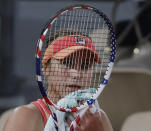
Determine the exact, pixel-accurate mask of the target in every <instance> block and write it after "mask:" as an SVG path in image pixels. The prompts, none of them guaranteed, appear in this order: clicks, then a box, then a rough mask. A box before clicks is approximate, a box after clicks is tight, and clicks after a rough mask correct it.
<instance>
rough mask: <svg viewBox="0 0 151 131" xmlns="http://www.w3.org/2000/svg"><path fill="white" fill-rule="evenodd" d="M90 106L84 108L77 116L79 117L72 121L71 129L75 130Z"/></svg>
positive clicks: (71, 130) (70, 130)
mask: <svg viewBox="0 0 151 131" xmlns="http://www.w3.org/2000/svg"><path fill="white" fill-rule="evenodd" d="M88 108H89V107H86V108H84V109H83V110H81V111H80V112H79V114H78V116H77V118H76V119H75V120H74V121H72V123H71V125H70V128H69V131H75V128H76V126H77V124H78V123H79V121H80V119H81V118H82V117H83V115H84V114H85V112H86V111H87V110H88Z"/></svg>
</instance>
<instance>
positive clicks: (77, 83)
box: [44, 52, 94, 103]
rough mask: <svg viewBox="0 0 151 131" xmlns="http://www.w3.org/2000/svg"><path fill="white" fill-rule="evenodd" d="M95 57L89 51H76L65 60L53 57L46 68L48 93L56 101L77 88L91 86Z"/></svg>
mask: <svg viewBox="0 0 151 131" xmlns="http://www.w3.org/2000/svg"><path fill="white" fill-rule="evenodd" d="M93 64H94V57H93V56H91V54H90V53H88V52H83V53H81V54H80V53H74V54H72V55H70V56H68V57H67V58H65V59H63V60H56V59H53V58H52V59H51V60H50V62H49V63H48V64H47V67H46V69H45V73H44V74H45V76H46V78H47V84H48V90H47V91H48V95H49V97H50V98H52V99H53V101H54V102H55V103H56V102H57V101H58V100H59V99H61V98H63V97H64V96H66V95H68V94H69V93H71V92H74V91H77V90H83V89H87V88H90V85H91V79H92V75H93V69H92V68H93Z"/></svg>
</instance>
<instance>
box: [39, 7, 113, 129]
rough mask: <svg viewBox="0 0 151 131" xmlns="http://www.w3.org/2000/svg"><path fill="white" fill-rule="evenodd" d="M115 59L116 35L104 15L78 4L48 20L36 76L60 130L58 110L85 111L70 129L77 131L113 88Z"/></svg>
mask: <svg viewBox="0 0 151 131" xmlns="http://www.w3.org/2000/svg"><path fill="white" fill-rule="evenodd" d="M115 54H116V39H115V33H114V30H113V27H112V24H111V22H110V20H109V19H108V17H107V16H106V15H105V14H104V13H103V12H102V11H99V10H98V9H96V8H94V7H91V6H88V5H74V6H70V7H66V8H63V9H61V10H59V11H58V12H57V13H56V14H55V15H54V16H53V17H51V18H50V19H49V21H48V22H47V24H46V26H45V27H44V28H43V30H42V32H41V34H40V38H39V40H38V44H37V48H36V77H37V82H38V86H39V89H40V92H41V94H42V96H43V98H44V99H45V101H46V103H47V104H48V106H49V108H50V111H51V115H52V117H53V122H54V124H55V129H56V131H58V130H60V129H59V124H58V118H57V116H56V113H55V112H56V110H59V111H62V112H78V111H81V110H83V111H82V113H79V114H78V115H77V118H76V119H75V120H74V121H73V122H72V124H71V125H70V131H74V130H75V127H76V125H77V124H78V122H79V121H80V119H81V117H82V116H83V115H84V113H85V111H86V110H87V109H88V107H89V106H91V105H92V104H94V103H95V100H96V99H97V98H98V96H99V95H100V94H101V92H102V91H103V89H104V87H105V86H106V84H107V83H108V80H109V77H110V74H111V71H112V68H113V65H114V61H115ZM85 94H86V95H85ZM58 103H59V104H58ZM73 103H74V104H73Z"/></svg>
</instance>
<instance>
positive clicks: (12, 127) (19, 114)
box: [3, 105, 44, 131]
mask: <svg viewBox="0 0 151 131" xmlns="http://www.w3.org/2000/svg"><path fill="white" fill-rule="evenodd" d="M43 129H44V127H43V120H42V117H41V115H40V113H39V111H38V110H37V109H36V108H34V107H33V105H32V106H31V105H28V106H21V107H18V108H16V109H15V110H14V111H13V113H12V114H11V115H10V116H9V118H8V120H7V121H6V124H5V125H4V128H3V131H43Z"/></svg>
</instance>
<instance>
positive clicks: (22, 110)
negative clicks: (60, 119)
mask: <svg viewBox="0 0 151 131" xmlns="http://www.w3.org/2000/svg"><path fill="white" fill-rule="evenodd" d="M55 38H56V37H55ZM67 39H70V42H68V46H66V44H65V43H62V41H64V40H67ZM81 44H83V45H84V46H81ZM69 46H70V47H69ZM69 48H70V50H69ZM50 52H51V53H50ZM95 63H99V64H100V63H101V58H100V57H99V55H98V54H97V53H96V51H95V47H94V45H93V44H92V42H91V39H90V38H89V37H87V36H81V35H66V36H63V37H59V38H56V39H55V40H52V41H51V44H49V46H48V47H47V49H46V51H45V53H44V57H43V60H42V66H43V74H44V76H45V84H46V85H47V92H48V95H49V96H51V98H53V101H54V102H55V103H57V102H58V100H59V99H61V98H63V97H64V96H66V95H68V93H69V92H73V91H77V90H79V89H80V90H82V89H86V86H88V85H90V84H91V83H90V82H91V79H92V76H91V74H92V73H91V72H92V68H93V66H94V64H95ZM81 81H82V82H81ZM62 92H64V93H62ZM90 108H91V107H90ZM90 108H89V109H88V110H87V111H86V113H85V115H84V116H83V117H82V119H81V120H80V122H79V124H78V126H77V128H76V130H77V131H113V129H112V126H111V124H110V121H109V119H108V117H107V115H106V114H105V112H104V111H102V110H99V111H96V112H92V111H91V110H90ZM50 115H51V113H50V110H49V108H48V106H47V104H46V103H45V101H44V100H43V99H38V100H37V101H34V102H31V103H30V104H28V105H23V106H20V107H17V108H16V109H14V111H13V112H12V114H11V115H10V116H9V118H8V120H7V122H6V124H5V126H4V128H3V131H43V130H44V128H45V125H46V123H47V120H48V118H49V116H50ZM72 116H73V117H75V116H76V113H72ZM65 120H66V123H67V124H68V125H70V124H71V120H70V118H67V119H65Z"/></svg>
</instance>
